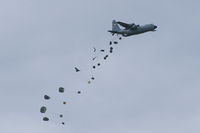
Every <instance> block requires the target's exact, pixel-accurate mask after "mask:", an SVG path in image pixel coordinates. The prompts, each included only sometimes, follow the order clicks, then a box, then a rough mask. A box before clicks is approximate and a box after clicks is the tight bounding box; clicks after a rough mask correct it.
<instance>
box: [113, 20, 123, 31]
mask: <svg viewBox="0 0 200 133" xmlns="http://www.w3.org/2000/svg"><path fill="white" fill-rule="evenodd" d="M120 30H121V29H120V28H119V25H118V24H117V22H116V21H115V20H113V21H112V31H116V32H119V31H120Z"/></svg>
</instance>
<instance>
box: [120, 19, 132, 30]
mask: <svg viewBox="0 0 200 133" xmlns="http://www.w3.org/2000/svg"><path fill="white" fill-rule="evenodd" d="M117 23H118V24H119V25H121V26H123V27H125V28H126V29H128V28H130V24H127V23H124V22H120V21H119V22H117Z"/></svg>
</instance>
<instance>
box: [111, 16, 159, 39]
mask: <svg viewBox="0 0 200 133" xmlns="http://www.w3.org/2000/svg"><path fill="white" fill-rule="evenodd" d="M118 24H119V25H120V26H122V27H124V28H125V29H120V27H119V25H118ZM156 28H157V26H156V25H154V24H146V25H141V26H140V25H136V24H134V23H132V24H126V23H124V22H116V21H115V20H113V21H112V30H109V31H108V32H110V33H112V35H114V34H117V35H118V34H121V35H122V36H124V37H127V36H131V35H137V34H141V33H145V32H148V31H156V30H155V29H156Z"/></svg>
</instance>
